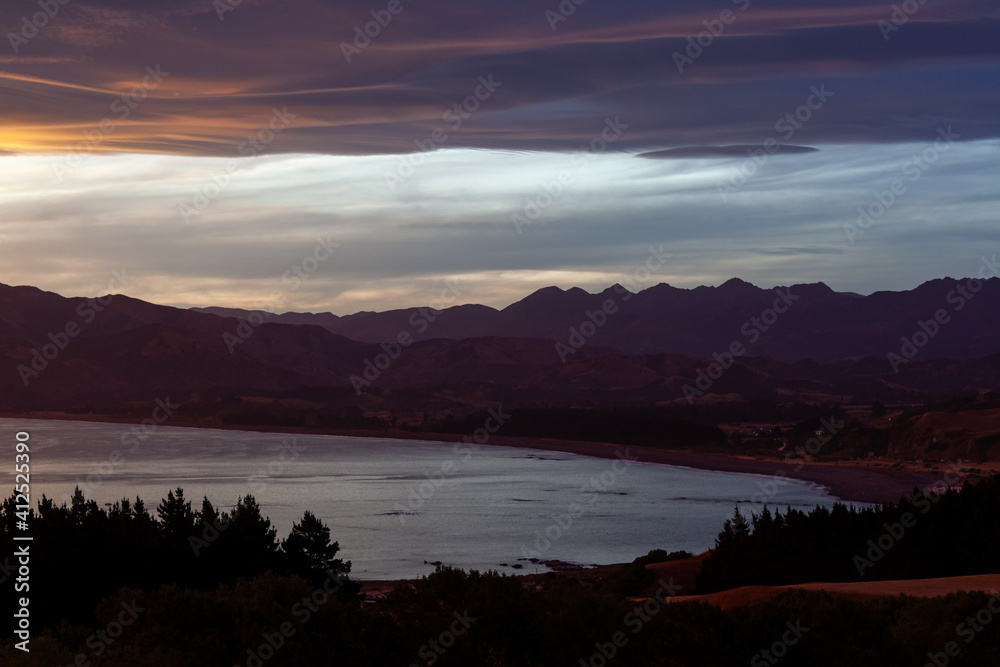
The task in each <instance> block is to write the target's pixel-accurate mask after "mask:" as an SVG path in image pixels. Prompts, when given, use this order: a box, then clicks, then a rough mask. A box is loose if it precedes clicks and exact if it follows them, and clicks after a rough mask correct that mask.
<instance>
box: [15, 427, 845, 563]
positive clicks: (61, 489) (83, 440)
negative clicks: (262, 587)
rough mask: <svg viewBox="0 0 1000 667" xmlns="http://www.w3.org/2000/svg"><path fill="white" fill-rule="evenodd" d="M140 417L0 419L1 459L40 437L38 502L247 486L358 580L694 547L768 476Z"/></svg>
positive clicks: (237, 491)
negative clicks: (324, 544) (318, 529)
mask: <svg viewBox="0 0 1000 667" xmlns="http://www.w3.org/2000/svg"><path fill="white" fill-rule="evenodd" d="M133 428H134V427H133V426H131V425H120V424H96V423H85V422H67V421H41V420H23V419H20V420H19V419H0V438H2V439H3V441H4V442H5V443H7V445H9V446H4V448H3V450H4V451H6V452H8V453H9V458H10V461H9V464H10V465H7V464H4V468H6V469H7V470H12V468H13V458H14V457H13V442H14V434H15V433H16V432H17V431H22V430H23V431H27V432H28V433H30V434H31V440H30V443H31V483H32V484H31V485H32V496H33V497H32V502H33V504H34V501H35V500H36V499H37V498H40V497H41V495H42V494H43V493H44V494H46V495H47V496H49V497H51V498H55V499H56V500H57V501H68V497H69V494H70V493H72V491H73V487H74V486H80V488H81V489H83V490H84V493H85V495H86V496H87V498H88V499H94V500H96V501H97V502H98V503H99V504H102V505H103V504H104V503H110V502H114V501H115V500H118V499H121V498H122V497H128V498H130V499H134V498H135V497H136V496H140V497H142V499H143V500H144V501H145V502H146V504H147V507H148V508H149V509H150V511H151V512H154V511H155V507H156V505H157V504H158V503H159V501H160V499H161V498H163V497H164V496H165V495H166V493H167V491H168V490H169V489H173V488H175V487H178V486H180V487H182V488H183V489H184V493H185V496H186V497H188V498H189V499H190V500H192V502H193V505H194V507H195V508H196V509H197V508H198V507H200V505H201V499H202V496H204V495H207V496H208V497H209V499H210V500H212V502H213V503H214V504H215V505H216V507H221V508H226V507H231V506H232V505H233V504H235V503H236V500H237V498H238V497H240V496H243V495H246V494H248V493H249V494H252V495H254V496H255V497H256V499H257V501H258V502H259V503H260V504H261V506H262V508H263V510H264V513H265V515H267V516H269V517H270V519H271V521H272V523H273V524H274V525H275V526H276V527H277V529H278V537H279V538H283V537H285V536H287V534H288V531H289V530H290V529H291V526H292V522H293V521H296V520H298V519H299V518H301V516H302V513H303V511H305V510H307V509H308V510H312V511H313V512H315V513H316V515H317V516H319V517H320V518H321V519H322V520H323V521H324V522H325V523H326V524H327V525H328V526H330V529H331V532H332V534H333V539H335V540H337V541H339V542H340V546H341V554H340V555H342V556H343V557H345V558H347V559H349V560H351V561H353V569H352V575H353V576H354V577H355V578H358V579H382V578H410V577H417V576H420V575H423V574H429V573H430V572H432V571H433V569H434V566H433V565H430V564H428V563H429V562H433V561H442V562H443V563H444V564H446V565H454V566H457V567H462V568H466V569H469V568H475V569H480V570H486V569H496V570H500V571H501V572H515V571H516V570H515V569H512V568H511V567H510V566H512V565H514V564H518V563H520V564H523V565H524V568H523V570H521V572H533V571H535V569H536V566H535V565H534V564H532V563H530V562H528V561H526V560H519V559H525V558H529V557H537V558H541V559H543V560H563V561H567V562H573V563H579V564H583V565H590V564H595V563H596V564H603V563H617V562H626V561H631V560H632V559H634V558H635V557H637V556H641V555H644V554H645V553H646V552H648V551H649V550H650V549H655V548H662V549H666V550H668V551H675V550H679V549H685V550H687V551H691V552H693V553H697V552H701V551H704V550H705V549H707V548H709V547H711V546H712V545H713V544H714V541H715V536H716V535H717V534H718V532H719V530H720V529H721V527H722V523H723V521H725V519H727V518H728V517H729V516H731V514H732V511H733V504H734V502H737V501H747V500H750V499H751V498H753V497H754V496H755V494H761V493H762V490H761V487H760V486H759V485H761V484H763V485H764V486H765V487H766V486H767V484H768V482H769V480H768V479H767V478H764V477H760V476H755V475H740V474H733V473H719V472H706V471H702V470H693V469H688V468H678V467H673V466H663V465H652V464H639V463H636V464H631V465H627V464H625V463H624V462H616V461H612V460H608V459H597V458H590V457H586V456H577V455H573V454H564V453H559V452H546V451H542V450H528V449H514V448H508V447H494V446H483V447H480V448H479V449H478V450H477V451H472V450H471V449H469V448H468V446H467V445H464V444H458V445H455V444H453V443H440V442H425V441H417V440H391V439H382V438H353V437H341V436H326V435H283V434H274V433H253V432H246V431H222V430H208V429H193V428H176V427H165V426H160V427H157V428H156V430H155V432H152V433H149V434H148V435H147V436H146V438H145V439H144V440H142V441H139V440H138V439H134V440H129V438H130V437H131V430H132V429H133ZM123 437H124V438H125V440H124V441H123ZM136 445H137V446H136ZM130 450H134V451H130ZM621 451H622V452H623V453H624V452H625V448H624V447H623V448H622V449H621ZM8 478H9V479H10V478H11V476H8ZM11 481H13V480H11ZM775 488H776V492H775V493H773V495H770V496H769V498H770V499H771V500H770V502H771V504H772V506H778V507H782V508H784V507H785V506H792V507H797V508H811V507H813V506H815V505H817V504H820V505H831V504H833V502H834V499H833V498H831V497H830V496H826V495H824V494H823V493H822V491H821V490H819V489H816V488H814V487H812V486H810V485H808V484H805V483H797V482H788V483H785V484H780V485H777V486H776V487H771V489H769V490H771V491H774V490H775ZM8 494H9V491H8V492H7V493H5V494H4V495H5V496H6V495H8ZM758 497H759V495H758ZM425 561H427V563H425ZM504 564H506V565H504ZM538 569H539V570H540V571H541V570H544V569H545V568H544V567H540V566H539V567H538Z"/></svg>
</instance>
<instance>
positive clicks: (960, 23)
mask: <svg viewBox="0 0 1000 667" xmlns="http://www.w3.org/2000/svg"><path fill="white" fill-rule="evenodd" d="M0 34H2V35H3V39H2V41H0V282H2V283H5V284H11V285H21V284H27V285H34V286H37V287H40V288H42V289H46V290H51V291H55V292H58V293H60V294H64V295H67V296H92V295H98V294H104V293H106V292H108V291H114V292H121V293H125V294H129V295H130V296H134V297H136V298H141V299H145V300H148V301H153V302H156V303H163V304H169V305H176V306H182V307H188V306H212V305H215V306H232V307H245V308H256V307H265V308H268V309H270V310H311V311H332V312H334V313H337V314H348V313H353V312H357V311H360V310H386V309H390V308H398V307H407V306H415V305H426V304H431V305H433V302H434V301H435V300H436V299H438V298H439V297H440V295H441V293H442V291H444V290H447V289H450V290H451V291H452V293H457V294H458V297H457V301H456V302H461V303H483V304H487V305H491V306H495V307H503V306H505V305H507V304H509V303H511V302H513V301H516V300H518V299H520V298H522V297H524V296H525V295H527V294H529V293H530V292H532V291H534V290H536V289H539V288H542V287H546V286H549V285H557V286H559V287H562V288H569V287H572V286H578V287H582V288H584V289H587V290H588V291H593V292H596V291H600V290H602V289H604V288H606V287H608V286H609V285H611V284H613V283H616V282H619V283H622V284H624V285H626V286H628V287H630V288H631V289H642V288H644V287H649V286H652V285H654V284H656V283H660V282H666V283H669V284H671V285H675V286H679V287H695V286H698V285H703V284H704V285H718V284H721V283H723V282H725V281H726V280H728V279H729V278H732V277H734V276H738V277H740V278H742V279H744V280H748V281H750V282H753V283H755V284H757V285H760V286H762V287H770V286H773V285H788V284H794V283H803V282H819V281H822V282H825V283H826V284H828V285H830V286H831V287H832V288H834V289H836V290H838V291H853V292H858V293H871V292H874V291H877V290H882V289H896V290H898V289H911V288H913V287H916V286H917V285H919V284H920V283H922V282H924V281H926V280H930V279H934V278H940V277H944V276H951V277H955V278H959V277H964V276H972V275H975V274H976V273H977V271H978V269H979V267H980V266H981V263H982V259H981V258H982V257H983V256H986V257H991V256H992V255H994V254H997V253H998V252H1000V225H998V213H997V211H1000V206H998V203H1000V202H998V199H1000V188H998V178H997V177H998V174H1000V151H998V149H1000V85H998V84H1000V40H998V39H997V35H998V34H1000V3H997V2H995V1H990V2H985V1H981V0H971V1H964V0H955V1H945V0H926V1H925V2H924V3H922V4H921V3H920V2H919V1H918V0H909V1H908V2H903V3H896V4H895V5H893V4H892V3H887V4H883V3H872V2H850V1H848V2H833V0H822V1H816V0H813V1H801V0H796V1H791V0H772V1H765V0H736V1H732V0H726V1H719V2H704V1H702V2H693V1H692V2H665V1H662V0H661V1H656V2H654V1H639V0H630V1H620V0H618V1H616V2H610V1H609V0H582V1H581V0H563V1H562V2H561V3H560V2H556V1H551V2H547V1H544V0H541V1H536V2H526V1H521V0H511V1H505V2H498V1H496V0H493V1H480V0H470V1H467V2H463V3H445V2H433V1H432V0H386V1H384V2H383V1H382V0H376V1H374V2H368V3H361V2H337V3H331V2H329V1H319V0H242V1H241V2H236V0H214V1H212V0H157V1H156V2H152V1H149V2H136V1H135V0H130V1H128V2H126V1H125V0H102V1H95V0H66V3H65V4H62V2H61V0H41V1H39V0H35V1H33V2H24V1H21V0H9V1H8V2H6V3H4V5H3V7H2V8H0ZM651 258H660V259H656V260H655V261H651ZM663 258H666V259H663ZM114 271H117V272H118V273H119V275H122V274H123V272H124V274H123V275H125V276H126V277H127V280H125V281H122V280H116V281H115V282H112V276H113V272H114ZM123 282H124V283H125V284H124V285H123V284H122V283H123ZM449 286H450V287H449Z"/></svg>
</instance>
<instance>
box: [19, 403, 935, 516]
mask: <svg viewBox="0 0 1000 667" xmlns="http://www.w3.org/2000/svg"><path fill="white" fill-rule="evenodd" d="M0 418H3V419H14V420H16V419H38V420H58V421H78V422H98V423H110V424H137V423H139V421H140V420H130V419H127V418H123V417H113V416H104V415H80V414H71V413H64V412H29V413H27V414H24V413H22V414H9V413H0ZM163 425H164V426H176V427H182V428H201V429H218V430H226V431H252V432H260V433H286V434H289V435H295V434H302V435H332V436H343V437H356V438H385V439H393V440H422V441H429V442H461V441H462V438H463V437H467V435H466V434H458V433H431V432H414V431H401V430H385V431H379V430H366V429H359V430H348V429H317V428H308V427H294V426H276V427H272V426H255V425H242V424H240V425H230V424H222V423H221V422H218V421H216V420H212V419H191V418H189V419H183V418H171V419H170V421H169V423H165V424H163ZM483 444H484V445H485V446H490V445H492V446H501V447H514V448H520V449H536V450H542V451H552V452H563V453H567V454H577V455H581V456H590V457H594V458H603V459H614V458H616V454H617V453H618V452H624V451H626V450H627V452H628V456H629V457H630V458H632V459H635V460H636V461H639V462H641V463H651V464H658V465H669V466H677V467H685V468H694V469H698V470H708V471H713V472H728V473H740V474H748V475H763V476H767V477H772V476H778V477H779V478H780V477H786V476H787V478H789V479H793V480H797V481H800V482H806V483H810V484H814V485H817V486H819V487H822V488H823V490H824V492H826V493H828V494H829V495H830V496H832V497H834V498H836V499H838V500H841V501H843V502H847V503H850V502H863V503H883V502H896V501H898V500H899V499H900V497H902V496H904V495H909V494H910V493H911V492H912V491H913V489H914V487H916V488H925V487H927V486H930V485H933V484H935V483H940V482H941V479H942V476H943V474H944V471H942V470H936V471H935V470H932V469H927V468H926V467H923V468H921V467H919V466H916V465H914V464H903V463H899V465H898V467H892V464H895V463H896V462H892V464H890V463H888V462H886V460H884V459H882V460H865V461H844V462H836V463H834V462H830V463H807V464H801V468H800V469H799V470H796V468H797V467H799V464H789V463H785V462H784V461H783V460H781V459H766V458H763V457H747V456H739V455H733V454H720V453H714V452H697V451H691V450H679V449H657V448H654V447H645V446H635V445H619V444H611V443H598V442H581V441H575V440H551V439H546V438H527V437H514V436H503V435H491V436H490V437H489V439H488V440H487V441H486V442H485V443H483Z"/></svg>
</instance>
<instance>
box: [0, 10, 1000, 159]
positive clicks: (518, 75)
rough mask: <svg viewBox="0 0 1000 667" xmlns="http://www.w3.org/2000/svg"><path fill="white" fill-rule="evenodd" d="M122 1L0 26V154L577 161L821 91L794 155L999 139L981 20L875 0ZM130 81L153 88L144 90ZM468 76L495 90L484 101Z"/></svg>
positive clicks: (990, 46) (780, 110)
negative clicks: (605, 128) (281, 129)
mask: <svg viewBox="0 0 1000 667" xmlns="http://www.w3.org/2000/svg"><path fill="white" fill-rule="evenodd" d="M135 4H136V3H134V2H124V1H113V0H104V1H95V0H72V2H69V3H68V4H65V5H58V12H57V13H56V14H55V15H54V16H52V17H51V18H49V17H46V16H44V14H42V15H41V16H42V17H43V18H45V19H46V21H45V22H44V25H43V26H42V27H41V28H38V29H37V30H34V32H33V29H34V26H31V25H30V23H31V21H32V20H34V21H35V23H42V21H41V19H39V18H38V16H36V15H37V14H38V13H39V4H38V3H37V2H26V1H23V0H17V1H14V2H9V3H6V4H5V5H4V7H3V8H2V9H0V30H3V31H4V33H5V34H6V39H5V40H4V41H5V42H7V44H4V45H3V46H4V47H5V48H7V51H6V53H5V54H2V55H0V70H2V73H0V121H2V127H3V128H4V129H3V130H2V131H0V150H4V151H8V152H39V151H42V152H48V151H55V152H62V151H66V150H70V149H72V148H73V147H74V146H76V145H77V144H78V142H79V141H80V140H81V139H82V133H83V132H85V131H89V132H91V133H93V132H94V131H95V128H99V127H100V124H101V121H102V120H103V119H105V118H107V119H110V121H112V123H113V129H112V131H111V132H107V133H105V134H104V136H103V140H102V141H100V142H98V143H97V145H94V146H92V147H91V148H90V150H93V151H99V152H149V153H168V154H188V155H215V156H234V155H236V154H237V151H236V147H237V146H238V145H239V144H240V143H241V142H243V141H245V140H247V138H248V136H255V135H256V134H257V133H258V132H259V131H260V130H261V129H263V128H265V127H266V124H267V123H268V120H269V118H270V117H271V115H272V110H273V109H274V108H275V107H277V108H279V109H284V108H286V107H287V109H288V110H289V112H290V113H293V114H295V122H294V124H293V125H292V126H291V127H290V128H289V129H288V131H287V132H285V133H283V134H282V136H281V137H280V138H279V139H277V140H275V141H274V142H273V143H272V144H270V146H269V150H271V151H273V152H296V153H325V154H339V155H363V154H382V153H399V152H409V151H413V150H415V149H416V144H415V142H416V141H417V140H425V145H427V144H426V140H427V138H428V137H429V136H430V135H431V133H432V132H433V131H434V130H435V129H436V128H441V129H442V131H443V132H444V133H445V134H447V139H446V140H444V141H441V142H434V143H433V144H432V145H433V146H447V147H452V148H462V147H469V148H486V149H513V150H574V149H576V148H577V147H578V146H579V145H580V144H581V143H585V142H588V141H590V140H591V139H592V138H593V137H594V135H595V132H597V131H599V130H600V126H601V123H602V120H603V119H604V118H605V117H606V116H608V115H612V116H615V115H617V116H620V117H621V118H622V119H623V121H624V122H626V123H628V125H629V131H628V132H627V133H626V135H625V136H623V137H622V139H621V141H620V143H619V144H618V146H617V149H619V150H633V151H638V150H650V151H651V150H658V149H664V148H671V147H678V146H691V145H709V146H712V145H726V144H756V143H759V142H762V141H764V140H765V139H766V138H768V137H769V136H772V135H773V134H774V133H775V129H774V128H775V124H776V123H777V122H779V121H780V119H782V118H783V117H785V116H786V114H788V113H792V114H794V113H795V111H796V109H797V108H798V107H800V106H801V105H803V104H805V103H806V101H807V98H808V96H809V94H810V88H811V86H814V85H815V86H819V85H823V84H825V85H826V86H827V87H828V88H829V90H830V91H832V92H833V94H834V97H833V98H832V99H831V100H830V102H829V103H828V104H826V105H824V107H823V109H822V110H821V111H819V112H817V113H815V114H814V117H812V118H811V119H810V121H809V122H808V123H807V124H806V125H805V126H804V127H803V128H802V129H801V131H800V132H798V133H797V135H798V136H796V137H795V140H796V141H805V142H807V143H808V145H817V144H828V143H859V142H876V143H894V142H903V141H919V140H921V139H922V138H923V137H924V136H926V135H927V134H928V133H932V132H933V131H934V130H935V129H936V128H937V127H938V126H939V125H940V124H941V123H942V122H945V121H946V122H947V123H949V124H953V125H956V126H960V127H962V128H963V130H964V137H965V138H966V139H970V140H971V139H981V138H990V137H996V136H998V131H1000V114H998V113H997V111H998V110H1000V87H998V86H996V85H995V84H996V81H997V79H998V76H1000V41H998V40H996V39H995V36H996V35H997V34H998V31H1000V7H998V5H997V4H996V3H995V2H990V1H981V0H957V1H954V2H948V3H926V4H921V5H917V6H918V7H919V8H918V9H917V11H916V12H915V13H913V14H912V15H910V16H901V17H896V18H897V20H898V19H900V18H904V19H906V22H905V23H899V25H898V26H897V25H895V24H894V23H892V20H893V19H892V9H891V7H889V6H887V5H885V4H884V3H881V2H879V3H875V2H853V3H850V4H847V5H844V4H843V3H834V2H831V1H829V0H827V1H826V2H816V1H813V2H804V3H803V2H791V1H790V0H780V1H774V2H761V1H758V0H737V1H735V2H729V3H717V4H716V5H705V4H704V3H695V2H669V3H664V2H642V1H639V0H634V1H631V2H624V3H602V2H597V1H591V2H587V3H584V4H582V5H579V6H577V5H575V4H573V3H568V2H567V3H562V4H561V5H560V3H558V2H555V1H553V2H551V3H548V4H539V3H537V2H529V1H527V0H514V1H511V2H504V3H496V2H486V1H484V0H472V1H470V2H466V3H462V5H461V6H460V7H456V6H455V4H454V3H445V2H432V1H431V0H421V1H420V2H415V1H413V0H396V1H395V2H391V3H390V2H387V3H384V4H382V3H376V4H371V3H361V2H343V3H329V2H326V1H324V0H280V1H279V0H244V1H243V2H241V3H239V4H238V5H236V6H232V5H229V4H227V0H218V1H217V2H209V1H208V0H201V1H195V0H173V1H163V2H157V3H155V5H152V7H154V8H149V7H142V8H136V7H135ZM390 5H391V9H394V10H396V11H397V13H395V14H393V13H392V12H391V11H390V8H389V7H390ZM560 7H563V10H562V12H561V11H560ZM566 7H575V10H574V11H573V12H572V14H568V15H563V12H565V11H566ZM224 8H228V9H224ZM373 12H374V15H373ZM554 17H557V18H554ZM25 21H28V23H27V24H26V23H25ZM880 21H881V22H882V25H881V27H880V24H879V22H880ZM380 22H381V23H385V25H384V26H383V25H380ZM886 26H889V28H887V27H886ZM897 28H898V29H897ZM365 30H368V32H369V33H371V34H375V35H376V36H374V37H369V36H368V35H367V34H365ZM712 32H716V33H718V35H717V36H714V35H712V34H711V33H712ZM36 33H37V34H36ZM25 35H31V37H30V39H29V38H27V37H25ZM15 51H16V53H15ZM678 54H679V56H678ZM348 61H349V62H348ZM147 68H153V69H157V68H158V71H161V72H164V73H169V75H168V76H164V77H163V80H162V81H155V82H154V83H155V87H152V88H151V87H149V83H150V79H149V77H148V70H147ZM681 70H682V71H681ZM480 77H492V80H493V81H496V82H498V87H497V88H496V89H495V90H494V91H492V92H491V93H490V94H489V96H488V97H487V98H486V99H482V97H483V95H482V92H483V91H482V88H481V87H480V83H479V79H480ZM144 81H145V83H146V86H145V87H143V83H144ZM477 89H479V91H480V96H479V98H477V97H476V92H477ZM456 105H459V109H460V110H459V111H458V112H456V111H455V108H456ZM473 108H474V110H472V109H473ZM126 111H127V113H126ZM449 111H451V112H452V114H451V116H450V117H449V116H448V115H447V114H448V112H449ZM462 115H467V116H468V117H466V118H463V117H461V116H462ZM459 119H460V120H461V123H460V125H457V126H456V124H457V123H458V120H459Z"/></svg>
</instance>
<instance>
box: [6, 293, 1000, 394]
mask: <svg viewBox="0 0 1000 667" xmlns="http://www.w3.org/2000/svg"><path fill="white" fill-rule="evenodd" d="M973 287H978V289H977V290H976V291H972V288H973ZM734 353H735V354H734ZM893 355H895V356H893ZM998 386H1000V279H998V278H992V279H989V280H986V281H982V282H977V283H976V284H971V283H970V282H969V281H968V280H954V279H950V278H944V279H939V280H933V281H930V282H927V283H924V284H923V285H920V286H919V287H917V288H916V289H913V290H909V291H903V292H877V293H874V294H871V295H869V296H861V295H858V294H853V293H842V292H835V291H833V290H831V289H830V288H829V287H827V286H826V285H824V284H822V283H818V284H807V285H792V286H791V287H787V288H775V289H773V290H768V289H762V288H759V287H755V286H754V285H751V284H749V283H746V282H744V281H741V280H737V279H733V280H730V281H728V282H726V283H724V284H723V285H720V286H718V287H698V288H695V289H679V288H675V287H671V286H669V285H663V284H661V285H657V286H655V287H650V288H649V289H646V290H643V291H642V292H639V293H632V292H629V291H627V290H625V289H624V288H622V287H620V286H617V285H616V286H613V287H610V288H608V289H607V290H605V291H603V292H601V293H599V294H590V293H588V292H586V291H584V290H582V289H578V288H573V289H569V290H562V289H559V288H556V287H550V288H545V289H542V290H539V291H537V292H535V293H534V294H531V295H529V296H528V297H526V298H525V299H523V300H521V301H518V302H517V303H514V304H512V305H510V306H508V307H506V308H503V309H500V310H497V309H493V308H489V307H486V306H481V305H461V306H454V307H451V308H447V309H442V310H441V311H435V310H433V309H431V308H427V307H424V308H420V307H415V308H409V309H401V310H392V311H387V312H380V313H376V312H361V313H356V314H353V315H347V316H339V317H338V316H336V315H333V314H331V313H317V314H313V313H285V314H270V313H261V312H256V311H241V310H234V309H225V308H206V309H199V308H193V309H182V308H174V307H170V306H161V305H156V304H152V303H147V302H144V301H141V300H138V299H134V298H131V297H127V296H124V295H113V296H112V295H107V296H105V297H102V298H100V299H95V298H82V297H74V298H67V297H63V296H60V295H58V294H54V293H51V292H44V291H42V290H39V289H36V288H33V287H23V286H22V287H11V286H6V285H0V409H2V410H5V411H8V412H9V411H17V410H83V411H86V410H93V411H101V412H107V411H109V410H112V409H124V408H123V406H130V405H133V404H138V405H142V404H144V402H146V403H148V402H149V401H151V400H154V399H155V398H156V397H161V396H166V395H172V396H175V397H177V396H183V397H184V399H185V400H186V401H187V402H188V403H189V404H190V405H199V404H200V405H202V406H204V407H205V409H206V410H208V406H210V405H219V406H221V405H226V406H229V407H232V406H234V405H236V406H239V405H243V406H245V405H247V404H253V403H254V402H256V403H260V404H276V405H277V404H280V405H283V406H286V407H288V406H293V407H294V406H299V407H300V408H302V409H305V408H307V407H317V406H319V407H323V408H328V409H344V408H351V409H361V410H363V411H365V412H372V411H378V410H393V409H419V410H456V411H461V410H473V409H478V408H482V407H484V406H487V405H495V404H497V403H503V404H505V405H512V404H520V405H536V406H537V405H546V406H554V405H562V406H574V405H575V406H586V405H609V404H614V405H641V406H653V405H667V404H675V403H676V404H678V405H684V404H688V403H699V402H720V401H739V400H766V401H772V402H773V401H815V402H827V401H828V402H843V401H851V400H860V401H871V400H874V399H881V400H896V401H907V400H909V401H916V400H922V399H923V398H925V397H927V396H934V395H944V394H949V393H951V394H954V393H961V392H973V391H983V390H990V389H995V388H996V387H998ZM289 409H291V408H289Z"/></svg>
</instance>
